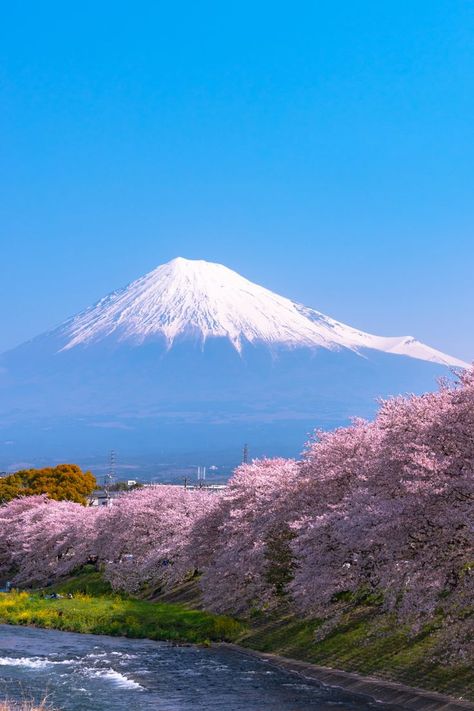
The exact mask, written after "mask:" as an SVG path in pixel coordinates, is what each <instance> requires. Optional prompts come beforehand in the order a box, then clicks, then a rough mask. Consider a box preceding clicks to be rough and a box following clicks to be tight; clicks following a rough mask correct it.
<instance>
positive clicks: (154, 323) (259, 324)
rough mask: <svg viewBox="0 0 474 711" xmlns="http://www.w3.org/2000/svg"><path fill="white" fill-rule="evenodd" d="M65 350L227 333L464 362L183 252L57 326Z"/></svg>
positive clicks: (240, 338) (239, 340)
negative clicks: (110, 341)
mask: <svg viewBox="0 0 474 711" xmlns="http://www.w3.org/2000/svg"><path fill="white" fill-rule="evenodd" d="M59 334H60V335H61V336H63V337H64V338H65V339H66V343H65V345H64V346H63V349H64V350H68V349H70V348H74V347H75V346H78V345H80V344H82V345H85V344H91V343H96V342H99V341H101V340H103V339H104V338H107V337H110V336H114V337H115V338H116V339H117V340H118V341H120V342H127V341H129V342H131V343H134V344H141V343H144V342H145V341H146V340H148V339H156V338H163V339H164V341H165V343H166V345H167V347H168V348H171V347H172V345H173V343H174V341H175V340H176V339H179V338H182V337H185V336H192V337H194V338H197V339H199V340H200V342H201V343H202V344H204V343H205V342H206V340H207V339H209V338H227V339H229V341H230V342H231V343H232V345H233V346H234V348H235V349H236V350H237V351H238V352H239V353H240V352H241V350H242V347H243V344H244V343H245V342H248V343H252V344H265V345H267V346H274V345H277V346H286V347H290V348H298V347H309V348H327V349H329V350H336V349H339V348H349V349H352V350H356V351H357V350H360V349H365V348H369V349H374V350H377V351H383V352H385V353H396V354H398V355H406V356H409V357H411V358H419V359H421V360H427V361H432V362H434V363H441V364H443V365H452V366H461V367H463V366H464V365H465V363H463V362H462V361H460V360H458V359H457V358H453V357H451V356H449V355H445V354H444V353H441V352H440V351H437V350H435V349H434V348H430V347H429V346H426V345H424V344H423V343H420V342H419V341H417V340H416V339H414V338H412V337H411V336H402V337H395V338H385V337H381V336H373V335H371V334H369V333H364V332H363V331H359V330H357V329H355V328H352V327H350V326H346V325H345V324H343V323H340V322H339V321H335V320H334V319H332V318H329V317H328V316H325V315H324V314H322V313H319V311H315V310H314V309H310V308H307V307H305V306H302V305H301V304H297V303H295V302H294V301H291V300H290V299H287V298H285V297H284V296H279V295H278V294H275V293H274V292H272V291H269V290H268V289H265V288H264V287H262V286H259V285H258V284H254V283H252V282H251V281H249V280H248V279H245V278H244V277H242V276H240V274H237V273H236V272H234V271H232V270H231V269H228V268H227V267H225V266H223V265H222V264H214V263H211V262H205V261H203V260H190V259H183V258H182V257H178V258H176V259H173V260H172V261H171V262H168V263H167V264H163V265H162V266H160V267H158V268H157V269H155V270H153V271H152V272H150V273H148V274H146V275H145V276H144V277H142V278H141V279H137V280H136V281H134V282H132V283H131V284H129V285H128V286H127V287H125V288H124V289H120V290H119V291H116V292H114V293H112V294H110V295H109V296H106V297H105V298H104V299H102V300H101V301H99V303H97V304H96V305H95V306H93V307H92V308H90V309H87V311H84V312H83V313H81V314H79V315H78V316H75V317H74V318H73V319H72V320H71V321H68V322H67V323H66V324H65V325H64V326H62V327H60V328H59Z"/></svg>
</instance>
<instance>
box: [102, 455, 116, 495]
mask: <svg viewBox="0 0 474 711" xmlns="http://www.w3.org/2000/svg"><path fill="white" fill-rule="evenodd" d="M116 465H117V454H116V452H115V450H114V449H112V451H111V452H110V455H109V468H108V471H107V474H106V475H105V476H104V491H105V492H107V493H108V491H109V489H110V487H111V485H112V484H113V483H114V481H115V467H116Z"/></svg>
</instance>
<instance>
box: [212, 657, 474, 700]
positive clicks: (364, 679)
mask: <svg viewBox="0 0 474 711" xmlns="http://www.w3.org/2000/svg"><path fill="white" fill-rule="evenodd" d="M223 646H225V647H226V648H229V649H235V651H236V652H239V653H240V654H241V653H244V654H248V655H249V656H252V657H258V658H260V659H265V660H267V661H268V662H269V664H272V665H273V666H276V667H279V668H280V669H286V670H287V671H291V672H293V673H296V674H298V675H300V676H302V677H305V678H310V679H314V680H315V681H318V682H319V683H321V684H324V685H325V686H332V687H336V688H339V689H344V690H345V691H348V692H351V693H353V694H359V695H361V696H365V697H370V698H372V699H375V700H376V701H379V702H382V703H385V704H390V705H392V706H394V707H395V708H398V709H400V710H401V709H413V711H468V710H471V711H474V704H473V703H471V702H469V701H465V700H463V699H453V698H451V697H449V696H445V695H444V694H439V693H437V692H435V691H426V690H424V689H416V688H412V687H410V686H405V685H404V684H400V683H398V682H394V681H385V680H384V679H377V678H375V677H369V676H363V675H361V674H354V673H351V672H344V671H339V670H337V669H330V668H328V667H322V666H318V665H316V664H311V663H309V662H300V661H297V660H294V659H288V658H286V657H280V656H278V655H277V654H269V653H266V652H256V651H254V650H251V649H248V648H246V647H240V646H239V645H236V644H224V645H223Z"/></svg>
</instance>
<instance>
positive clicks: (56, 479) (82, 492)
mask: <svg viewBox="0 0 474 711" xmlns="http://www.w3.org/2000/svg"><path fill="white" fill-rule="evenodd" d="M96 486H97V482H96V479H95V476H94V475H93V474H91V472H89V471H88V472H83V471H82V469H81V468H80V467H78V466H77V465H76V464H58V466H56V467H45V468H44V469H22V470H21V471H18V472H15V473H14V474H10V475H8V476H4V477H2V478H0V504H5V503H7V502H8V501H11V500H12V499H16V498H17V497H18V496H34V495H35V494H47V496H49V498H50V499H56V501H63V500H67V501H75V502H76V503H78V504H84V505H85V504H86V503H87V497H88V496H90V494H91V493H92V492H93V491H94V489H95V488H96Z"/></svg>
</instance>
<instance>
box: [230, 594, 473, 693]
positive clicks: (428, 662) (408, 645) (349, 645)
mask: <svg viewBox="0 0 474 711" xmlns="http://www.w3.org/2000/svg"><path fill="white" fill-rule="evenodd" d="M320 626H321V622H320V621H319V620H314V619H306V620H305V619H301V618H297V617H295V616H294V615H280V616H275V617H274V618H273V619H271V620H268V619H267V620H261V621H259V622H257V623H254V625H253V628H252V629H251V630H247V631H246V632H245V633H244V634H243V635H242V638H241V639H240V641H239V643H240V644H242V645H243V646H248V647H250V648H252V649H255V650H258V651H262V652H271V653H274V654H280V655H282V656H286V657H290V658H293V659H299V660H303V661H306V662H312V663H313V664H318V665H321V666H327V667H331V668H334V669H342V670H344V671H351V672H358V673H360V674H366V675H369V676H376V677H379V678H382V679H390V680H396V681H400V682H402V683H404V684H407V685H409V686H417V687H421V688H425V689H432V690H435V691H440V692H443V693H446V694H449V695H452V696H456V697H459V696H462V697H464V698H467V699H473V700H474V670H473V668H472V665H469V664H467V663H465V664H461V663H459V664H454V663H452V664H449V665H447V664H446V663H443V662H442V661H441V659H440V657H441V655H440V652H442V630H441V626H440V624H439V623H438V622H437V621H436V620H433V622H432V624H430V625H429V627H428V626H427V627H425V628H424V629H422V630H421V631H420V632H419V633H418V634H412V633H411V632H410V630H409V628H408V627H402V626H400V624H399V623H398V622H397V620H396V619H395V618H394V617H393V616H392V615H389V614H383V613H381V612H380V609H379V608H378V607H375V606H370V605H364V606H357V607H353V608H349V609H348V610H347V611H346V612H345V614H344V615H343V616H342V618H341V620H340V621H339V623H338V624H337V625H336V626H335V627H334V629H332V630H331V631H330V632H328V633H327V634H326V635H325V636H324V637H323V638H322V639H321V640H318V641H316V631H317V630H318V628H319V627H320Z"/></svg>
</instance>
